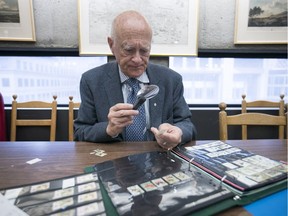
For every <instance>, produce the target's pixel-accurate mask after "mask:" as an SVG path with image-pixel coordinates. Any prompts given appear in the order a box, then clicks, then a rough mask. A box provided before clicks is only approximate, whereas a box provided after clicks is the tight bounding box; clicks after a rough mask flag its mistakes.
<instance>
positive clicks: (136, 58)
mask: <svg viewBox="0 0 288 216" xmlns="http://www.w3.org/2000/svg"><path fill="white" fill-rule="evenodd" d="M132 61H133V62H135V63H138V62H141V61H142V57H141V55H140V52H139V51H136V52H135V53H134V55H133V58H132Z"/></svg>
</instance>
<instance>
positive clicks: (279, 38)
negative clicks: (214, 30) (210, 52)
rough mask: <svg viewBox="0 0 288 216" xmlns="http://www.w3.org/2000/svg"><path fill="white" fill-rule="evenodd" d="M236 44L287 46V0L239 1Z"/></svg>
mask: <svg viewBox="0 0 288 216" xmlns="http://www.w3.org/2000/svg"><path fill="white" fill-rule="evenodd" d="M234 43H235V44H286V43H287V0H277V2H276V3H275V1H274V0H265V1H263V0H237V2H236V17H235V36H234Z"/></svg>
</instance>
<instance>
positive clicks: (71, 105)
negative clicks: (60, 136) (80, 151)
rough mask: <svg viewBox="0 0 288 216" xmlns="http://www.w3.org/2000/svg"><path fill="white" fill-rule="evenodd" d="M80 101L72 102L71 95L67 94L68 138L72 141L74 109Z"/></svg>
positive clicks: (78, 105)
mask: <svg viewBox="0 0 288 216" xmlns="http://www.w3.org/2000/svg"><path fill="white" fill-rule="evenodd" d="M80 104H81V103H80V102H73V96H69V114H68V115H69V116H68V140H69V141H73V140H74V139H73V137H74V110H75V109H78V108H79V107H80Z"/></svg>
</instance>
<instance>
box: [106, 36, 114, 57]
mask: <svg viewBox="0 0 288 216" xmlns="http://www.w3.org/2000/svg"><path fill="white" fill-rule="evenodd" d="M107 42H108V44H109V47H110V50H111V52H112V53H113V43H114V41H113V40H112V38H111V37H108V38H107Z"/></svg>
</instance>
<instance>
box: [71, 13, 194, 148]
mask: <svg viewBox="0 0 288 216" xmlns="http://www.w3.org/2000/svg"><path fill="white" fill-rule="evenodd" d="M151 41H152V29H151V27H150V25H149V24H148V22H147V20H146V19H145V17H143V16H142V15H141V14H140V13H138V12H136V11H125V12H123V13H121V14H119V15H118V16H117V17H116V18H115V19H114V21H113V23H112V30H111V36H110V37H108V44H109V47H110V49H111V51H112V53H113V55H114V56H115V58H116V62H110V63H107V64H104V65H102V66H99V67H97V68H94V69H91V70H89V71H87V72H85V73H84V74H83V76H82V78H81V82H80V94H81V107H80V109H79V112H78V117H77V119H76V120H75V123H74V126H75V134H74V138H75V140H78V141H89V142H115V141H135V142H137V141H146V140H148V141H149V140H150V141H151V140H156V141H157V143H158V144H159V145H160V146H162V147H163V148H166V149H171V148H173V147H175V146H177V145H178V144H180V143H185V142H188V141H190V140H192V139H193V138H195V133H196V132H195V127H194V125H193V123H192V122H191V112H190V110H189V107H188V105H187V103H186V102H185V99H184V97H183V91H184V90H183V83H182V77H181V76H180V75H179V74H178V73H176V72H175V71H172V70H171V69H169V68H167V67H164V66H160V65H155V64H152V63H149V57H150V50H151ZM131 83H132V84H131ZM148 84H153V85H157V86H158V87H159V93H158V94H157V95H156V96H155V97H154V98H152V99H150V100H147V101H146V102H145V103H144V104H143V105H141V106H140V107H139V109H138V110H134V109H133V104H131V100H130V94H133V93H132V92H133V91H136V90H134V87H133V86H136V87H135V88H136V89H137V87H138V89H139V88H141V87H142V86H144V85H148ZM134 94H135V92H134ZM135 128H136V129H135Z"/></svg>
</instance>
